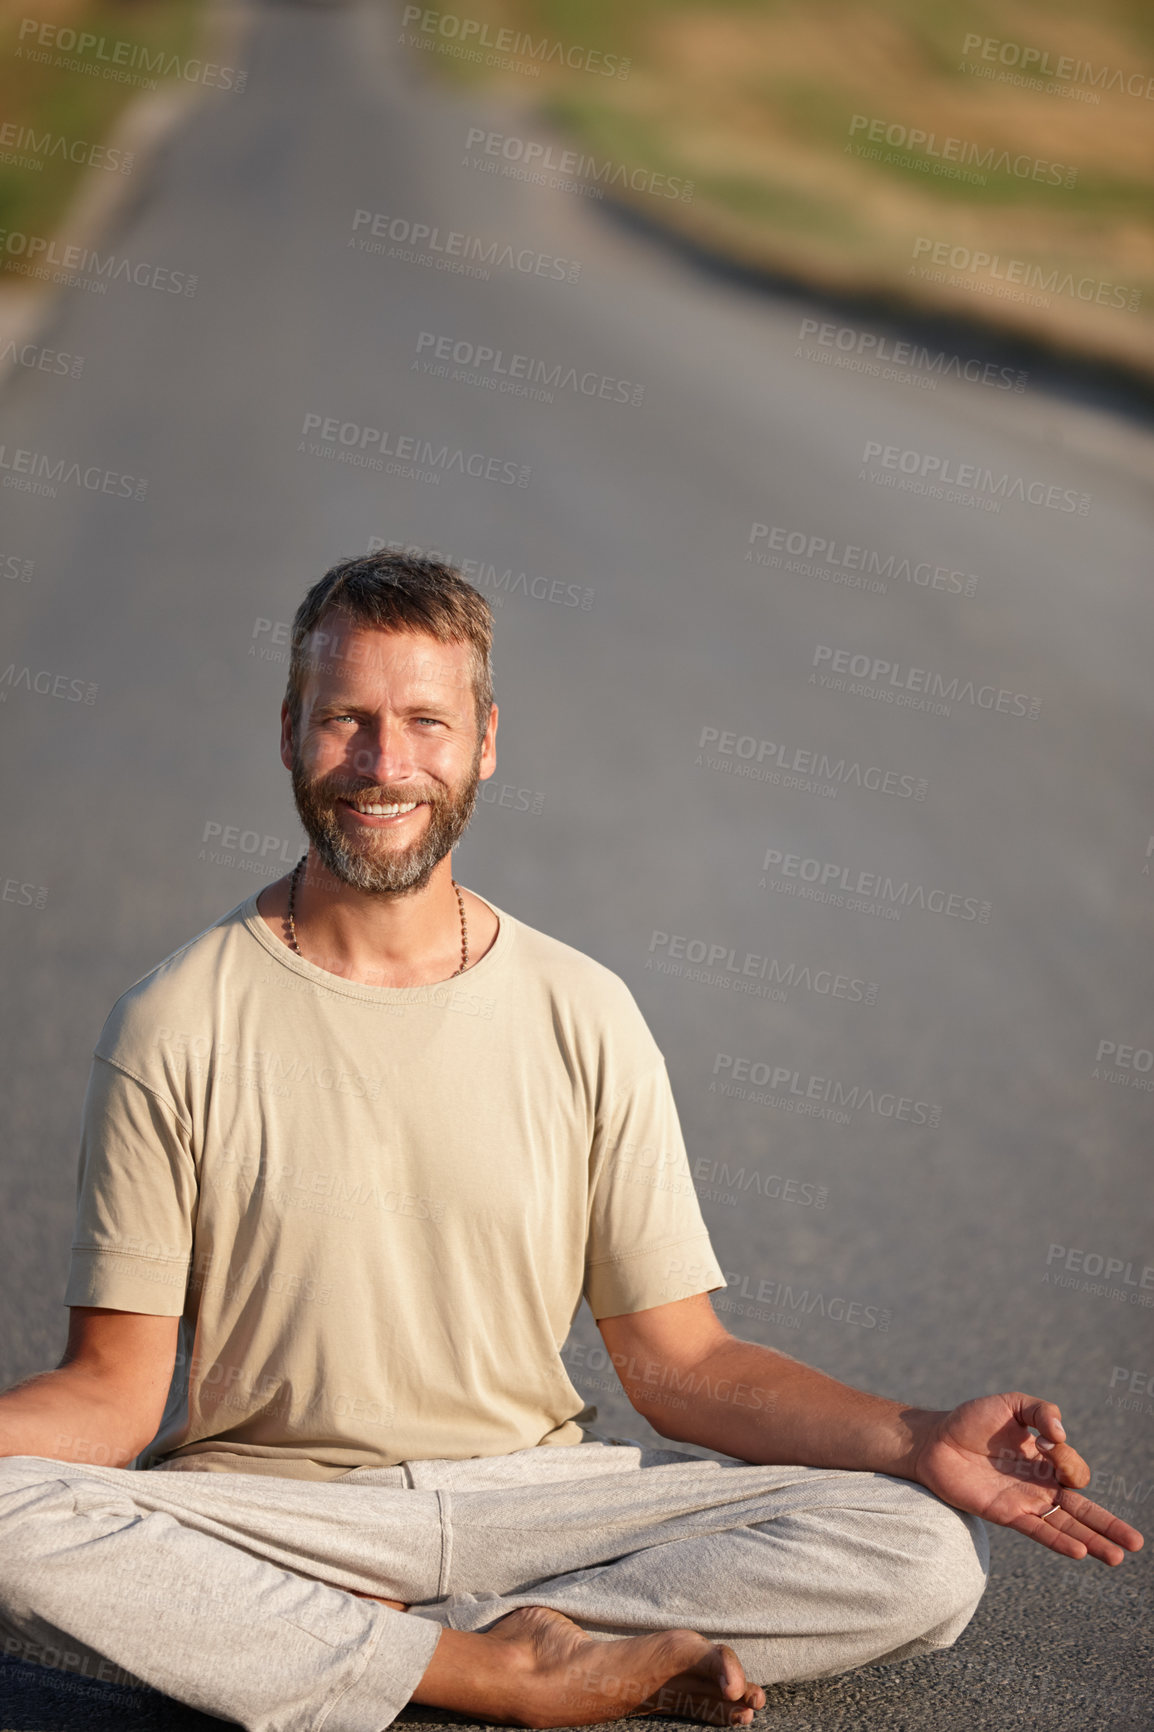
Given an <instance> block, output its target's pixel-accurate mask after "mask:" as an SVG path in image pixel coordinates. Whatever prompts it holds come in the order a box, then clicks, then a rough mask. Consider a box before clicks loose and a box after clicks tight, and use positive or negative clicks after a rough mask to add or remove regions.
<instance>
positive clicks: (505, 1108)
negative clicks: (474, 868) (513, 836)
mask: <svg viewBox="0 0 1154 1732" xmlns="http://www.w3.org/2000/svg"><path fill="white" fill-rule="evenodd" d="M492 623H493V616H492V612H491V610H490V608H489V606H488V604H487V603H486V602H485V600H484V598H483V597H482V596H481V595H480V594H479V593H478V591H477V590H476V589H474V588H473V587H472V586H471V585H470V584H468V583H467V582H465V581H464V579H463V578H462V577H461V576H460V575H459V573H457V572H455V571H454V570H453V569H452V568H450V567H447V566H444V565H442V564H440V563H438V562H435V561H432V560H427V559H413V558H407V557H400V556H393V555H387V554H386V555H376V556H370V557H367V558H361V559H351V560H346V561H344V562H342V563H341V564H339V565H336V566H334V567H333V569H332V570H330V571H329V572H328V573H327V574H326V575H325V576H324V577H323V578H322V579H320V581H319V582H317V583H316V584H315V585H314V586H313V587H312V589H311V590H310V591H309V593H308V595H307V596H306V597H305V599H304V601H303V602H302V604H301V606H300V608H299V609H298V611H297V615H296V619H295V622H294V630H293V646H292V656H291V663H290V670H289V680H288V690H287V694H286V697H285V702H284V706H283V710H282V718H281V757H282V760H283V762H284V765H285V767H286V768H287V769H288V770H289V772H290V773H291V777H292V787H293V793H294V796H295V799H296V804H297V809H298V811H299V813H300V817H301V821H302V823H303V825H304V828H305V831H306V832H307V835H308V838H309V846H308V851H307V854H306V855H304V856H303V857H302V859H301V860H300V861H299V862H298V864H297V866H296V867H295V868H294V869H293V870H292V871H291V872H290V873H289V874H287V875H286V876H285V877H284V878H282V879H281V880H280V881H279V882H278V883H273V884H270V885H268V886H267V887H266V888H264V889H263V890H261V891H260V893H259V894H256V895H252V896H250V897H248V898H247V900H245V901H244V902H242V903H241V904H240V905H239V906H238V907H236V908H234V909H232V910H231V911H230V912H229V913H227V914H224V915H222V916H221V917H220V918H219V919H218V920H217V921H216V922H215V923H214V924H213V925H211V926H209V927H208V928H207V930H206V931H204V932H202V933H200V934H199V936H197V937H194V938H191V939H190V940H189V941H188V942H187V943H185V944H183V945H182V946H181V948H180V949H178V950H176V951H174V952H173V953H172V954H171V955H170V956H168V957H167V958H165V960H164V961H162V962H160V963H159V964H158V965H157V966H156V967H155V968H153V969H152V971H151V972H150V973H149V974H146V975H145V976H144V978H143V979H141V980H139V981H137V982H136V984H135V985H133V986H131V987H129V989H128V990H127V991H126V992H125V993H124V995H123V996H122V997H121V998H120V999H119V1000H118V1001H117V1003H116V1004H115V1005H114V1006H113V1009H112V1011H111V1013H110V1015H109V1017H108V1019H107V1021H106V1023H105V1025H104V1028H103V1031H102V1033H101V1035H100V1038H99V1041H98V1042H97V1045H96V1049H95V1056H94V1059H93V1063H92V1070H91V1076H90V1081H89V1086H88V1092H87V1096H86V1099H85V1106H84V1115H83V1126H82V1149H81V1160H80V1177H79V1200H78V1217H77V1227H76V1233H75V1238H74V1242H73V1249H72V1262H71V1269H70V1274H69V1280H68V1287H67V1291H66V1295H65V1301H66V1303H67V1304H68V1305H69V1307H70V1308H71V1325H70V1330H69V1337H68V1346H67V1349H66V1352H65V1355H64V1358H63V1360H62V1362H61V1364H60V1366H59V1367H58V1368H57V1369H56V1370H53V1371H48V1372H45V1373H42V1374H41V1375H40V1376H37V1377H34V1378H32V1379H31V1380H29V1381H28V1382H26V1383H24V1384H22V1385H20V1386H18V1387H16V1388H14V1389H11V1390H9V1391H7V1392H6V1393H5V1394H3V1395H2V1396H0V1458H2V1459H0V1639H2V1640H3V1644H4V1651H5V1652H6V1653H8V1654H9V1655H11V1656H15V1657H17V1658H22V1659H25V1660H28V1661H33V1662H38V1663H39V1664H41V1665H44V1666H50V1667H55V1668H56V1669H57V1674H56V1675H57V1676H58V1677H60V1676H61V1674H62V1673H67V1674H69V1675H78V1676H80V1677H83V1678H85V1679H92V1680H99V1679H106V1680H112V1681H117V1682H121V1683H129V1684H132V1685H140V1684H144V1685H148V1686H151V1687H152V1688H154V1689H157V1690H161V1691H164V1692H166V1693H167V1694H168V1695H169V1696H171V1697H175V1698H177V1699H179V1700H180V1701H182V1702H185V1703H189V1704H191V1705H192V1706H194V1707H196V1708H199V1709H202V1710H204V1711H206V1712H208V1713H210V1714H215V1715H217V1716H219V1717H220V1718H221V1719H223V1720H229V1721H234V1722H239V1724H240V1725H241V1726H243V1727H245V1728H248V1729H249V1732H310V1729H312V1728H316V1727H322V1726H323V1727H324V1732H381V1729H382V1728H384V1727H385V1726H387V1725H389V1724H390V1723H391V1722H392V1721H393V1720H394V1718H395V1717H396V1715H397V1713H398V1712H399V1711H400V1709H401V1708H402V1707H403V1706H404V1704H405V1703H407V1702H418V1703H424V1704H427V1705H429V1706H432V1707H440V1708H450V1709H456V1710H459V1711H461V1712H463V1713H465V1714H468V1715H471V1716H472V1717H473V1718H474V1719H481V1720H487V1721H496V1722H500V1723H508V1724H513V1725H521V1726H532V1727H547V1726H578V1725H583V1724H587V1723H591V1722H595V1721H605V1720H610V1719H613V1718H615V1717H618V1716H620V1715H623V1714H626V1713H630V1712H633V1711H636V1710H641V1711H657V1712H666V1713H670V1714H680V1715H687V1716H690V1717H693V1718H697V1719H701V1720H704V1721H709V1722H712V1723H714V1724H717V1725H746V1724H748V1723H749V1722H750V1721H751V1719H752V1718H753V1714H754V1711H755V1710H756V1709H758V1708H760V1707H762V1706H763V1705H764V1702H765V1692H764V1689H763V1688H762V1686H763V1685H765V1684H769V1683H781V1682H789V1681H793V1680H798V1679H805V1678H817V1677H822V1676H826V1675H828V1674H831V1673H838V1672H844V1671H846V1670H848V1669H850V1668H853V1667H858V1666H863V1665H868V1664H870V1663H872V1662H875V1661H897V1660H902V1659H904V1658H906V1657H909V1656H913V1655H919V1654H924V1653H927V1652H929V1651H931V1650H933V1649H935V1648H943V1647H947V1646H949V1645H950V1644H951V1643H952V1642H954V1641H955V1640H956V1639H957V1637H958V1635H959V1634H960V1632H961V1631H962V1630H963V1629H964V1628H965V1626H966V1624H967V1623H968V1621H969V1619H970V1618H971V1616H972V1615H973V1612H974V1609H975V1607H976V1606H977V1603H978V1601H979V1599H980V1597H981V1595H982V1592H983V1589H984V1587H985V1582H986V1572H987V1560H988V1549H987V1539H986V1531H985V1528H984V1526H983V1523H984V1522H998V1523H1001V1524H1002V1525H1004V1526H1007V1527H1012V1528H1015V1529H1017V1531H1018V1532H1019V1533H1021V1534H1023V1535H1024V1536H1025V1537H1026V1538H1027V1539H1030V1540H1034V1541H1037V1542H1038V1543H1039V1544H1041V1545H1044V1546H1048V1547H1049V1548H1050V1549H1051V1550H1052V1551H1056V1552H1059V1553H1061V1554H1062V1555H1063V1556H1065V1557H1067V1558H1070V1559H1084V1558H1087V1557H1089V1558H1091V1559H1094V1560H1097V1561H1098V1562H1100V1563H1103V1564H1106V1565H1117V1564H1119V1563H1121V1561H1122V1558H1123V1556H1124V1554H1125V1552H1127V1551H1135V1550H1137V1549H1138V1547H1140V1546H1141V1544H1142V1538H1141V1535H1140V1534H1138V1533H1137V1532H1136V1531H1135V1530H1134V1529H1133V1528H1131V1527H1129V1526H1127V1524H1126V1523H1125V1522H1123V1521H1120V1520H1119V1519H1117V1518H1116V1517H1114V1516H1112V1515H1111V1514H1110V1513H1109V1512H1108V1511H1107V1510H1104V1509H1102V1508H1100V1507H1099V1506H1098V1505H1097V1504H1094V1503H1092V1502H1090V1500H1089V1499H1088V1498H1086V1497H1084V1496H1082V1495H1081V1494H1080V1491H1079V1489H1078V1488H1079V1487H1082V1486H1084V1485H1086V1484H1087V1482H1088V1480H1089V1469H1088V1468H1087V1466H1086V1463H1085V1462H1084V1461H1083V1460H1082V1459H1081V1457H1080V1456H1079V1455H1078V1454H1077V1453H1076V1452H1075V1450H1074V1449H1073V1448H1072V1447H1071V1446H1070V1445H1069V1444H1068V1443H1067V1441H1066V1434H1065V1431H1064V1430H1063V1427H1062V1422H1061V1416H1060V1414H1059V1411H1058V1408H1057V1407H1056V1406H1055V1404H1054V1403H1053V1402H1052V1401H1045V1400H1041V1399H1039V1398H1037V1397H1035V1396H1033V1395H1027V1394H1023V1393H1021V1392H1020V1391H1017V1392H1013V1393H1010V1394H1000V1395H988V1396H984V1397H982V1398H980V1399H977V1400H969V1401H964V1402H963V1403H962V1404H961V1405H960V1406H959V1407H956V1408H954V1409H953V1410H952V1411H950V1412H944V1411H934V1410H929V1409H925V1408H920V1407H914V1406H911V1405H909V1404H907V1403H904V1402H901V1401H892V1400H888V1399H883V1398H882V1397H879V1396H874V1395H868V1394H866V1393H864V1392H862V1391H860V1390H857V1389H854V1388H850V1387H849V1386H847V1385H846V1384H844V1383H840V1382H838V1381H837V1380H836V1379H835V1378H832V1377H827V1376H826V1375H824V1373H822V1372H820V1371H817V1370H813V1369H811V1368H809V1367H807V1366H805V1365H803V1364H801V1363H799V1361H797V1360H796V1359H793V1358H791V1357H790V1356H789V1355H788V1354H786V1353H780V1352H778V1351H776V1350H775V1349H773V1348H770V1347H765V1346H761V1345H758V1344H756V1343H753V1342H748V1341H741V1340H738V1339H736V1338H735V1337H734V1336H732V1335H731V1334H730V1333H729V1332H728V1331H727V1330H726V1329H725V1328H724V1327H723V1325H722V1324H721V1322H720V1321H719V1320H718V1318H717V1316H716V1315H715V1313H714V1311H713V1308H712V1305H711V1302H710V1299H709V1294H710V1293H711V1292H713V1291H715V1290H717V1289H720V1288H723V1287H724V1286H725V1277H724V1275H723V1273H722V1271H721V1268H720V1266H719V1264H718V1262H717V1259H716V1257H715V1255H714V1252H713V1248H712V1245H711V1243H710V1239H709V1235H708V1233H707V1230H706V1227H705V1224H704V1222H703V1220H702V1216H701V1213H700V1209H699V1207H698V1203H697V1198H696V1195H695V1192H694V1189H693V1185H692V1181H691V1179H690V1174H689V1165H688V1160H687V1156H686V1152H685V1147H684V1143H683V1141H682V1137H681V1131H680V1128H679V1124H678V1118H677V1113H676V1109H675V1106H674V1101H673V1096H672V1093H671V1090H670V1084H669V1079H668V1076H667V1073H666V1068H665V1064H664V1061H663V1058H662V1055H661V1052H660V1050H659V1048H658V1047H657V1045H656V1042H655V1041H654V1038H653V1036H652V1034H651V1033H650V1031H649V1028H648V1027H647V1025H646V1023H645V1021H644V1019H643V1017H642V1015H641V1012H640V1011H639V1009H638V1007H637V1005H636V1003H635V1002H634V1000H633V998H632V996H631V994H630V992H629V990H628V989H627V987H626V986H625V984H624V982H623V981H622V980H621V979H620V978H619V977H618V976H617V975H616V974H614V973H612V972H611V971H610V970H609V969H607V968H605V967H603V966H602V965H601V964H600V963H598V962H596V961H594V960H593V959H592V958H591V957H589V956H586V955H584V954H582V953H581V952H580V951H578V950H575V949H573V948H572V947H571V946H570V945H568V944H564V943H562V942H561V941H560V940H558V939H556V938H553V937H550V936H549V935H548V934H546V933H543V932H540V931H538V930H536V929H535V928H534V927H532V926H529V925H528V924H526V923H525V922H524V921H522V920H520V919H518V918H517V916H516V915H514V914H512V913H510V912H508V911H507V910H505V909H502V908H498V907H496V906H495V905H494V904H493V903H491V902H489V901H487V900H486V899H485V898H483V897H481V896H479V895H477V894H476V893H475V892H473V891H471V890H467V889H465V888H464V886H462V885H460V884H458V883H457V882H456V881H455V880H454V878H453V875H452V864H451V859H452V853H451V851H452V849H453V846H454V845H455V843H456V842H457V841H458V839H459V838H460V836H461V835H462V833H463V832H464V830H465V827H466V825H467V824H468V822H469V819H470V816H471V815H472V812H473V809H474V804H475V801H476V798H477V791H478V786H479V783H480V782H481V781H483V780H486V779H487V778H489V777H491V776H492V775H493V774H494V771H495V769H496V764H497V759H496V735H497V706H496V704H495V703H494V702H493V687H492V672H491V662H490V649H491V635H492ZM583 1297H584V1299H585V1300H587V1301H588V1304H589V1307H590V1309H591V1311H592V1314H593V1317H594V1318H595V1319H596V1322H597V1326H598V1328H599V1329H600V1332H601V1335H602V1337H603V1339H604V1342H605V1346H606V1348H607V1350H608V1352H609V1354H610V1356H611V1358H612V1362H613V1364H614V1365H615V1366H616V1368H617V1371H618V1374H619V1376H620V1379H621V1383H622V1385H623V1387H624V1390H625V1392H626V1394H627V1396H628V1398H629V1400H630V1402H631V1403H632V1405H633V1407H634V1408H635V1409H636V1410H637V1412H638V1413H639V1414H640V1415H642V1417H643V1418H644V1419H645V1420H647V1421H648V1422H649V1424H650V1425H651V1426H652V1428H653V1429H654V1431H656V1432H657V1433H658V1434H660V1435H661V1436H662V1437H663V1438H665V1439H667V1440H669V1442H670V1445H671V1447H668V1448H653V1447H648V1446H645V1445H642V1444H638V1443H635V1442H632V1441H630V1440H629V1439H621V1438H616V1437H611V1436H606V1435H604V1434H603V1433H602V1432H599V1431H598V1429H597V1427H596V1426H595V1425H594V1424H593V1423H592V1421H593V1419H594V1418H595V1410H591V1409H588V1408H586V1407H584V1406H583V1403H582V1398H581V1396H580V1395H579V1394H578V1392H577V1391H576V1389H575V1388H574V1386H573V1384H572V1383H571V1381H570V1379H569V1376H568V1373H567V1371H566V1367H565V1364H564V1362H563V1360H562V1357H561V1353H562V1348H563V1347H564V1345H565V1342H566V1338H567V1336H568V1334H569V1330H570V1327H571V1324H572V1322H573V1319H574V1317H575V1315H576V1313H577V1310H578V1308H579V1306H580V1304H581V1300H582V1298H583ZM678 1444H689V1445H694V1446H699V1447H700V1448H702V1449H704V1450H706V1451H710V1452H713V1454H714V1455H718V1456H724V1457H727V1458H729V1459H728V1460H726V1461H719V1460H716V1459H712V1458H710V1457H707V1456H702V1455H699V1454H694V1453H691V1452H690V1451H688V1450H685V1449H679V1448H678V1447H677V1445H678Z"/></svg>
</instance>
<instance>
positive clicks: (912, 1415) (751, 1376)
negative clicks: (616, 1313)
mask: <svg viewBox="0 0 1154 1732" xmlns="http://www.w3.org/2000/svg"><path fill="white" fill-rule="evenodd" d="M630 1371H631V1375H630V1376H629V1378H628V1381H627V1388H628V1389H629V1392H630V1395H631V1398H632V1400H633V1402H634V1405H635V1406H636V1408H637V1410H638V1411H639V1412H640V1413H642V1414H643V1415H644V1417H645V1418H646V1419H647V1420H648V1421H649V1423H650V1424H651V1425H652V1426H653V1428H654V1430H655V1431H659V1432H660V1433H661V1434H662V1436H663V1437H668V1438H669V1439H670V1440H671V1441H676V1442H680V1443H696V1444H700V1445H701V1446H702V1447H703V1448H705V1449H715V1450H718V1451H719V1452H720V1453H721V1454H723V1455H732V1456H736V1457H737V1458H738V1459H739V1460H741V1461H750V1462H767V1463H790V1464H796V1465H797V1466H800V1467H846V1468H854V1469H858V1470H872V1471H874V1472H876V1473H889V1474H894V1475H896V1476H897V1477H899V1478H902V1479H914V1478H916V1474H915V1472H914V1458H915V1454H916V1451H917V1449H918V1447H919V1446H920V1444H921V1442H922V1440H923V1438H924V1437H925V1435H926V1433H927V1432H928V1431H929V1429H930V1428H931V1427H932V1426H933V1424H934V1423H935V1422H936V1421H937V1420H938V1419H939V1418H940V1417H941V1414H940V1413H939V1412H937V1411H934V1410H932V1409H929V1408H921V1407H913V1406H910V1405H909V1404H908V1403H905V1402H900V1401H890V1400H887V1399H886V1398H885V1397H884V1396H880V1395H869V1394H867V1393H866V1392H865V1391H864V1390H860V1389H853V1388H851V1386H850V1385H849V1384H848V1383H839V1382H838V1380H837V1378H836V1377H828V1376H827V1375H826V1374H825V1372H824V1371H816V1370H814V1369H813V1367H812V1366H809V1365H802V1364H801V1363H800V1362H799V1361H798V1360H796V1359H791V1358H790V1357H789V1355H788V1354H784V1353H778V1352H776V1351H775V1350H774V1349H773V1348H772V1347H762V1346H760V1345H759V1344H758V1343H757V1342H753V1341H736V1340H733V1339H732V1338H731V1339H729V1340H727V1341H723V1342H721V1343H719V1344H718V1345H717V1346H716V1347H714V1348H712V1349H711V1350H710V1352H709V1354H708V1355H707V1356H706V1357H705V1358H704V1359H701V1360H699V1361H698V1363H697V1364H696V1365H695V1366H694V1368H693V1370H692V1371H685V1372H681V1373H679V1374H678V1373H671V1372H668V1371H666V1370H665V1369H664V1368H663V1367H662V1368H659V1370H657V1371H656V1372H655V1371H654V1370H653V1369H652V1368H646V1367H644V1366H637V1367H631V1368H630ZM638 1373H640V1375H638ZM623 1381H625V1374H624V1371H623Z"/></svg>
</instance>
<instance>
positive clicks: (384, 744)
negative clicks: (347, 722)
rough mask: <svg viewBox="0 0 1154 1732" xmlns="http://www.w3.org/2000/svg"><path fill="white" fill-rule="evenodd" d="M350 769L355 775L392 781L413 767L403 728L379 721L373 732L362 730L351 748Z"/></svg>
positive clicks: (410, 746)
mask: <svg viewBox="0 0 1154 1732" xmlns="http://www.w3.org/2000/svg"><path fill="white" fill-rule="evenodd" d="M353 768H354V770H355V771H356V772H357V774H358V776H372V777H373V778H374V780H376V781H378V782H395V781H398V780H400V779H401V778H402V777H404V776H406V775H408V774H409V773H410V772H411V770H412V768H413V752H412V744H411V742H410V741H409V740H407V739H406V737H405V733H404V729H403V728H399V727H393V726H390V725H389V723H387V722H382V723H381V724H380V725H379V726H378V727H377V728H376V729H375V730H372V731H370V730H368V729H365V730H362V731H361V733H360V734H359V735H358V737H357V739H356V741H355V743H354V745H353Z"/></svg>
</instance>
